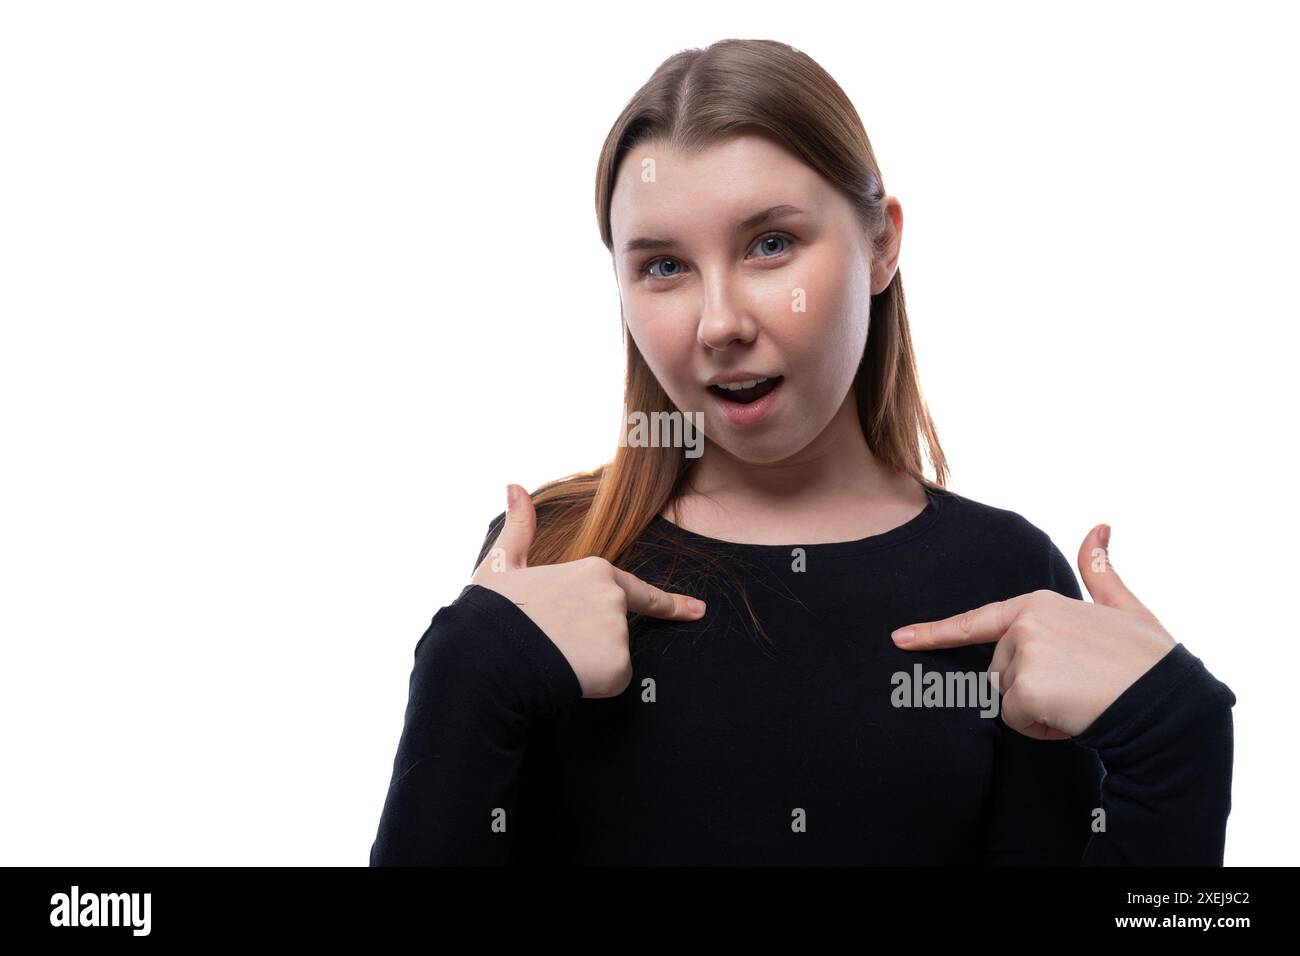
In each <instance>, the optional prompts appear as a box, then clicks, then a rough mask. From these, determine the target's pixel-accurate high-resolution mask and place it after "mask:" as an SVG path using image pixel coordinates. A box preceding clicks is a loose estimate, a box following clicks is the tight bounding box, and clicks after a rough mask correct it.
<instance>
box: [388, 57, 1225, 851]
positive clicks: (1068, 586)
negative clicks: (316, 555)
mask: <svg viewBox="0 0 1300 956" xmlns="http://www.w3.org/2000/svg"><path fill="white" fill-rule="evenodd" d="M596 207H597V215H598V221H599V224H600V231H601V237H602V239H603V240H604V243H605V245H606V247H607V248H608V249H609V250H610V252H611V255H612V258H613V266H614V273H615V277H616V279H617V282H618V287H619V292H620V297H621V302H622V319H623V323H624V334H625V341H626V345H627V385H626V393H625V401H624V411H625V413H626V422H627V423H628V425H627V426H625V427H627V428H628V431H629V433H630V432H632V431H633V428H632V427H631V426H632V423H634V422H635V423H637V425H638V427H639V426H640V425H641V424H643V423H644V421H646V420H647V419H651V420H655V421H658V422H660V423H663V422H668V421H671V422H672V423H673V424H674V425H677V426H678V427H680V428H681V431H679V432H676V433H672V434H676V435H677V436H678V440H676V441H668V442H658V441H646V440H645V437H646V436H645V434H644V431H641V432H638V433H637V434H636V435H635V436H634V435H631V434H628V435H624V436H621V440H620V442H619V447H618V449H617V452H616V454H615V455H614V457H613V460H612V461H611V462H610V463H608V464H607V465H605V466H603V467H601V468H599V469H597V470H596V471H594V472H591V473H584V474H579V475H575V476H571V477H568V478H565V479H561V480H559V481H556V482H553V483H551V484H549V485H547V486H545V487H543V488H542V489H540V490H539V491H537V492H536V493H535V494H533V495H531V496H530V495H528V494H527V493H526V492H524V490H523V489H522V488H519V487H518V486H511V487H510V488H509V489H508V507H507V510H506V512H505V513H503V514H502V515H498V516H497V518H496V519H494V520H493V521H492V522H491V523H490V525H489V528H488V534H487V538H486V540H485V541H484V543H483V547H482V549H481V550H480V552H479V557H478V564H477V567H476V570H475V571H474V574H473V577H472V578H471V583H470V584H469V585H467V586H466V587H465V588H464V590H463V591H462V592H461V594H460V596H459V597H458V598H456V600H455V601H453V602H452V603H451V604H449V605H447V606H446V607H443V608H441V609H440V610H439V611H438V613H437V614H436V615H435V617H434V618H433V621H432V623H431V624H430V626H429V628H428V630H427V631H426V632H425V634H424V636H423V637H422V638H421V639H420V641H419V643H418V644H417V645H416V648H415V666H414V670H413V672H412V674H411V680H410V697H409V701H408V704H407V708H406V716H405V727H404V729H403V732H402V736H401V740H400V742H399V745H398V751H397V757H396V760H395V761H394V765H393V776H392V780H391V783H390V786H389V791H388V796H387V800H386V802H385V805H384V808H383V814H382V817H381V820H380V823H379V829H378V834H377V836H376V839H375V841H374V844H373V846H372V848H371V852H370V862H371V864H372V865H383V864H411V863H507V862H516V863H528V862H535V863H644V864H660V863H697V864H710V863H723V864H746V863H752V864H768V863H863V864H877V863H879V864H886V863H889V864H972V863H983V864H1008V863H1051V864H1116V863H1120V864H1153V863H1161V864H1164V863H1196V864H1213V865H1221V864H1222V859H1223V841H1224V829H1225V824H1226V820H1227V816H1228V811H1229V806H1230V788H1231V777H1232V712H1231V707H1232V706H1233V704H1234V703H1235V700H1236V699H1235V697H1234V695H1233V693H1232V691H1231V690H1230V689H1229V688H1228V687H1226V686H1225V685H1224V684H1222V683H1221V682H1219V681H1217V680H1216V679H1215V678H1214V677H1213V676H1212V675H1211V674H1210V673H1209V672H1208V671H1207V670H1206V669H1205V667H1204V666H1203V665H1202V663H1201V661H1200V660H1199V659H1198V658H1196V657H1194V656H1193V655H1191V654H1190V653H1189V652H1188V651H1186V649H1184V648H1183V646H1182V645H1181V644H1178V643H1177V642H1176V641H1175V640H1174V639H1173V638H1172V637H1171V636H1170V635H1169V634H1168V633H1167V632H1166V631H1165V630H1164V628H1163V627H1161V625H1160V623H1159V621H1158V620H1157V619H1156V618H1155V616H1154V615H1152V614H1151V612H1150V611H1148V610H1147V609H1146V608H1145V607H1144V606H1143V605H1142V604H1141V603H1140V602H1139V601H1138V599H1137V598H1136V597H1135V596H1134V595H1133V594H1132V592H1130V591H1129V590H1128V589H1127V588H1126V587H1125V585H1124V584H1123V582H1121V581H1120V579H1119V577H1118V576H1117V575H1116V573H1115V571H1114V568H1113V567H1112V566H1111V565H1110V563H1109V561H1108V560H1107V557H1106V551H1105V549H1106V547H1107V537H1108V530H1109V529H1107V528H1106V527H1105V526H1104V525H1103V526H1099V527H1098V528H1096V529H1093V531H1092V532H1090V533H1089V534H1088V536H1087V537H1086V538H1085V539H1084V541H1083V543H1082V545H1081V546H1080V549H1079V555H1078V562H1079V569H1080V572H1081V574H1082V576H1083V580H1084V583H1085V584H1086V585H1087V588H1088V591H1089V592H1090V594H1091V596H1092V598H1093V602H1086V601H1083V600H1082V599H1081V598H1082V594H1081V592H1080V590H1079V587H1078V584H1077V582H1076V581H1075V578H1074V574H1073V572H1072V570H1071V568H1070V565H1069V563H1068V562H1067V561H1066V559H1065V558H1064V556H1063V555H1062V553H1061V552H1060V550H1059V549H1058V548H1057V547H1056V546H1055V544H1054V543H1053V542H1052V541H1051V540H1050V539H1049V537H1048V536H1047V535H1046V534H1045V533H1044V532H1043V531H1041V530H1040V529H1038V528H1037V527H1035V526H1034V525H1032V524H1031V523H1029V522H1028V521H1027V520H1026V519H1024V518H1023V517H1021V516H1020V515H1019V514H1017V513H1015V512H1012V511H1007V510H1002V509H999V508H995V507H992V506H989V505H985V504H981V503H979V502H976V501H973V500H971V499H968V498H964V497H962V496H960V495H957V494H955V493H953V492H950V491H948V490H946V488H945V487H944V482H945V476H946V472H947V466H946V463H945V461H944V457H943V453H942V450H941V449H940V447H939V443H938V439H937V435H936V431H935V428H934V425H933V423H932V422H931V420H930V417H929V414H928V412H927V410H926V407H925V403H924V401H923V399H922V394H921V388H920V384H919V381H918V377H917V371H916V364H915V360H914V355H913V350H912V345H911V340H910V336H909V332H908V323H907V313H906V309H905V306H904V299H903V287H902V279H901V276H900V275H899V272H898V257H899V244H900V239H901V236H902V225H903V217H902V210H901V207H900V205H899V202H898V200H897V199H895V198H894V197H892V196H888V195H887V194H886V193H885V189H884V185H883V181H882V179H881V174H880V171H879V169H878V168H877V165H876V162H875V158H874V156H873V154H872V149H871V145H870V143H869V142H868V139H867V136H866V133H865V132H864V130H863V128H862V124H861V121H860V119H859V117H858V114H857V112H856V111H855V110H854V108H853V106H852V104H851V103H850V102H849V100H848V99H847V98H846V97H845V95H844V93H843V91H842V90H841V89H840V88H839V86H838V85H837V84H836V83H835V81H834V80H833V79H832V78H831V77H830V76H829V75H827V74H826V73H825V72H824V71H823V70H822V69H821V68H820V67H819V66H818V65H817V64H816V63H815V62H814V61H813V60H811V59H810V58H809V57H808V56H807V55H805V54H804V53H802V52H799V51H797V50H795V49H793V48H791V47H789V46H786V45H784V44H780V43H776V42H770V41H740V40H726V41H722V42H719V43H715V44H713V45H712V46H710V47H708V48H706V49H703V50H689V51H685V52H682V53H678V54H676V55H674V56H672V57H670V58H669V59H668V60H667V61H665V62H664V63H663V64H662V65H661V66H660V67H659V69H658V70H657V71H656V72H655V73H654V75H653V76H652V77H651V78H650V80H649V81H648V82H647V83H646V85H645V86H644V87H643V88H642V89H641V90H639V91H638V92H637V94H636V95H635V96H634V97H633V98H632V100H631V101H630V102H629V103H628V105H627V107H626V109H625V110H624V111H623V114H622V115H621V116H620V117H619V118H618V120H617V122H616V123H615V124H614V127H613V129H612V130H611V131H610V134H609V137H608V139H607V140H606V143H605V146H604V149H603V151H602V153H601V157H600V162H599V167H598V171H597V177H596ZM674 417H676V418H674ZM678 419H680V420H678ZM694 426H698V430H699V431H702V432H703V435H704V436H705V440H704V444H703V448H702V451H703V453H702V454H699V453H698V452H695V453H692V449H691V448H688V447H686V444H687V442H686V437H689V436H690V435H692V434H695V433H696V432H693V431H692V428H693V427H694ZM665 433H666V434H668V432H665ZM683 436H685V437H683ZM631 438H636V439H637V440H628V439H631ZM922 438H923V439H924V441H925V444H926V448H927V452H928V455H929V458H930V460H931V464H932V465H933V467H934V470H935V474H936V480H935V481H929V480H927V479H926V478H925V477H924V476H923V474H922V461H921V445H920V439H922ZM701 601H702V602H703V603H702V604H701V603H700V602H701ZM1103 778H1104V779H1103Z"/></svg>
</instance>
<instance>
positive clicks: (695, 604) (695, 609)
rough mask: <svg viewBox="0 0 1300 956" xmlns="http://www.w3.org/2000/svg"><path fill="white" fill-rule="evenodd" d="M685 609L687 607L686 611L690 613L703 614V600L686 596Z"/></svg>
mask: <svg viewBox="0 0 1300 956" xmlns="http://www.w3.org/2000/svg"><path fill="white" fill-rule="evenodd" d="M686 609H687V610H688V611H690V612H691V613H692V614H703V613H704V602H703V601H697V600H695V598H687V599H686Z"/></svg>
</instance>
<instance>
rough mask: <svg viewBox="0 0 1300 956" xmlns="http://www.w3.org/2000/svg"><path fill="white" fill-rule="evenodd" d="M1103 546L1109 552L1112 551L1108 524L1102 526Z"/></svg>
mask: <svg viewBox="0 0 1300 956" xmlns="http://www.w3.org/2000/svg"><path fill="white" fill-rule="evenodd" d="M1101 546H1102V547H1103V548H1105V549H1106V550H1108V551H1109V550H1110V525H1108V524H1104V525H1102V526H1101Z"/></svg>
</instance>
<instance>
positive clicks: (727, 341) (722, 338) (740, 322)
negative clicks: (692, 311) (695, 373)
mask: <svg viewBox="0 0 1300 956" xmlns="http://www.w3.org/2000/svg"><path fill="white" fill-rule="evenodd" d="M757 334H758V325H757V323H755V322H754V319H753V317H752V316H751V315H750V314H749V313H748V312H747V311H746V310H745V309H744V308H741V307H739V306H738V303H736V302H735V300H734V299H732V298H730V297H729V296H727V295H726V294H724V292H723V290H722V285H721V283H718V282H715V283H713V287H712V288H711V289H710V290H708V291H707V292H706V293H705V301H704V308H703V310H702V311H701V312H700V324H699V329H698V331H697V332H696V335H695V337H696V338H697V339H698V340H699V342H700V344H701V345H703V346H704V347H705V348H710V349H714V350H716V351H719V352H720V351H722V350H724V349H726V348H728V347H730V346H732V345H736V344H745V343H749V342H752V341H754V337H755V335H757Z"/></svg>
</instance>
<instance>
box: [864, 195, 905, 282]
mask: <svg viewBox="0 0 1300 956" xmlns="http://www.w3.org/2000/svg"><path fill="white" fill-rule="evenodd" d="M884 205H885V222H884V225H883V226H882V227H881V234H880V238H879V240H878V241H877V242H876V246H877V247H878V248H879V249H881V251H880V252H879V253H877V254H875V255H872V257H871V294H872V295H879V294H880V293H881V292H884V291H885V290H886V289H887V288H889V283H891V282H893V281H894V273H895V272H897V271H898V251H899V247H900V245H901V244H902V241H903V204H902V203H900V202H899V201H898V199H897V198H895V197H894V196H886V197H885V204H884Z"/></svg>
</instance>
